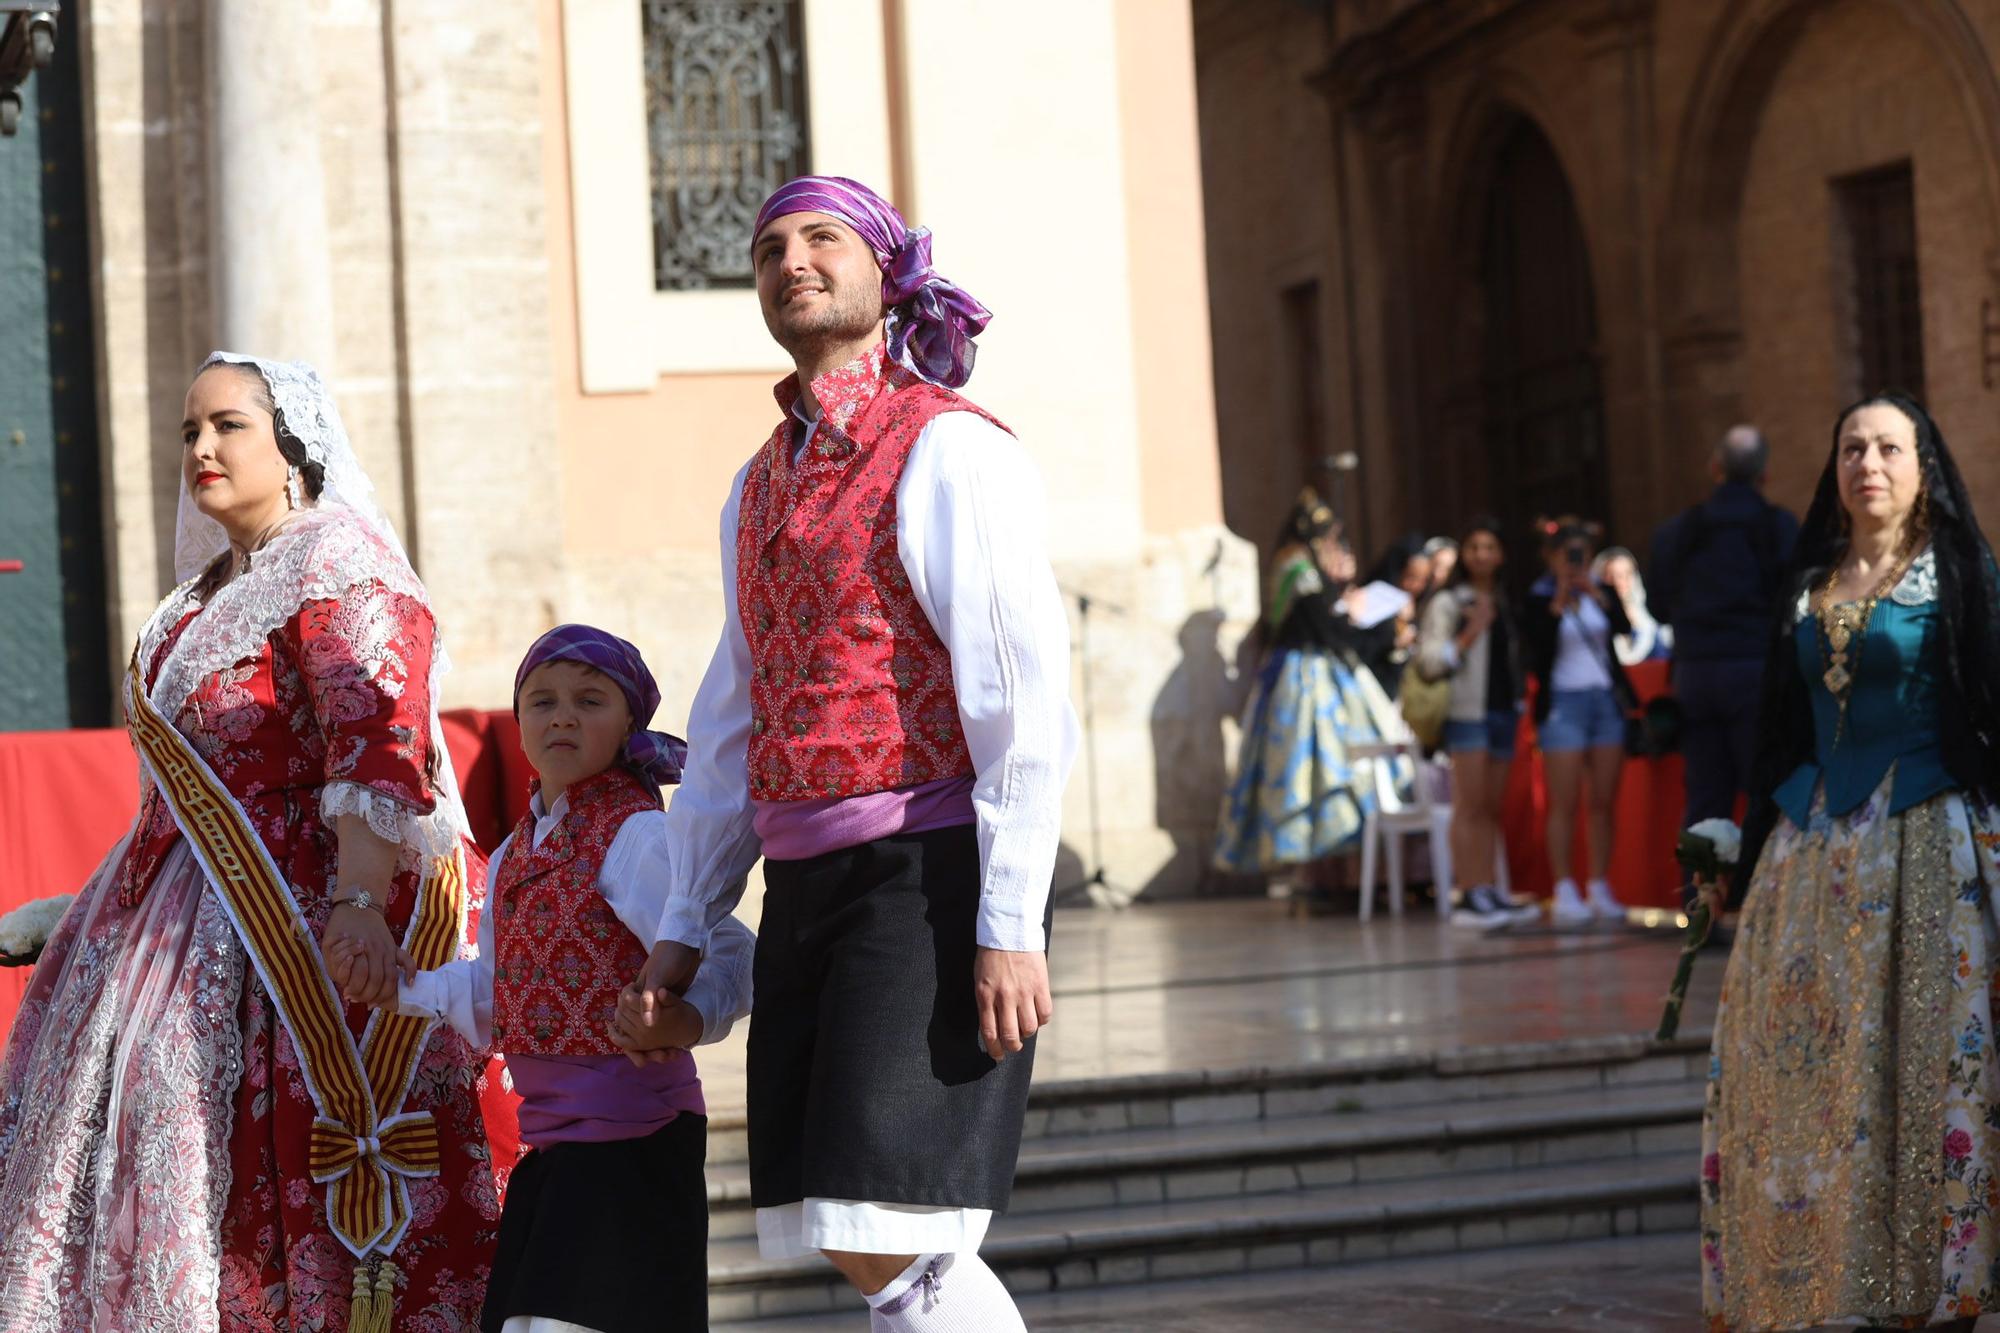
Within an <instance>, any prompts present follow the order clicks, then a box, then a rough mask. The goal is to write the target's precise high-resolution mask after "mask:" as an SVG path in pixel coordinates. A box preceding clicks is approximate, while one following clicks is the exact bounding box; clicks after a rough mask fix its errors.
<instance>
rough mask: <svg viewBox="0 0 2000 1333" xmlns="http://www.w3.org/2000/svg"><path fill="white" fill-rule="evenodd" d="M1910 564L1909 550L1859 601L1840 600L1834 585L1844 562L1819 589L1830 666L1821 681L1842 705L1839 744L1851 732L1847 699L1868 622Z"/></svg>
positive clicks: (1837, 732) (1824, 654)
mask: <svg viewBox="0 0 2000 1333" xmlns="http://www.w3.org/2000/svg"><path fill="white" fill-rule="evenodd" d="M1909 567H1910V557H1909V556H1908V555H1907V554H1906V555H1904V556H1902V557H1901V558H1900V559H1898V560H1897V561H1896V563H1895V564H1894V565H1892V566H1891V567H1890V569H1889V572H1888V574H1886V575H1885V576H1884V577H1883V578H1882V580H1881V581H1880V582H1879V583H1877V584H1876V585H1875V590H1874V591H1873V592H1871V593H1869V594H1868V596H1866V597H1864V598H1862V599H1861V600H1860V601H1858V602H1836V601H1835V600H1834V596H1833V590H1834V587H1835V586H1836V585H1837V584H1838V583H1839V582H1840V565H1839V564H1838V563H1836V564H1835V565H1834V567H1833V569H1832V570H1831V571H1830V572H1829V573H1828V574H1827V576H1826V582H1825V584H1823V585H1822V586H1821V587H1820V593H1819V603H1820V604H1819V624H1820V630H1821V632H1822V633H1823V634H1825V636H1826V641H1825V644H1824V646H1823V647H1822V648H1821V650H1820V656H1821V660H1823V661H1824V662H1825V663H1826V670H1825V671H1824V672H1823V673H1821V675H1820V681H1821V683H1822V684H1824V685H1825V686H1826V690H1827V693H1828V694H1831V695H1832V696H1833V698H1834V702H1835V703H1836V704H1838V705H1839V708H1840V715H1839V720H1838V721H1837V722H1836V723H1835V725H1834V730H1833V741H1834V744H1836V745H1838V744H1839V743H1840V739H1841V737H1842V736H1843V735H1845V734H1846V732H1847V699H1848V695H1849V694H1850V693H1851V692H1852V691H1853V689H1854V673H1855V672H1856V671H1858V670H1860V668H1861V643H1862V640H1864V639H1865V638H1867V637H1868V622H1869V621H1871V620H1873V619H1874V618H1875V607H1876V605H1877V604H1878V603H1880V602H1881V600H1882V599H1883V598H1884V597H1886V596H1888V595H1889V593H1890V591H1891V590H1892V589H1894V588H1895V586H1896V585H1897V584H1898V583H1901V582H1902V581H1903V575H1904V573H1905V572H1907V571H1908V569H1909Z"/></svg>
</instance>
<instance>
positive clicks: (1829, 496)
mask: <svg viewBox="0 0 2000 1333" xmlns="http://www.w3.org/2000/svg"><path fill="white" fill-rule="evenodd" d="M1876 405H1881V406H1886V407H1893V408H1895V409H1896V410H1897V411H1898V412H1901V413H1902V414H1903V415H1904V416H1905V417H1907V418H1908V419H1909V421H1910V423H1911V424H1912V425H1913V426H1915V427H1916V433H1917V466H1918V468H1919V469H1920V473H1921V476H1922V478H1923V490H1922V492H1921V493H1920V497H1919V505H1920V506H1921V508H1920V511H1919V512H1920V514H1921V515H1922V517H1921V519H1920V522H1921V525H1922V526H1921V527H1920V528H1918V529H1917V530H1915V531H1913V532H1912V534H1911V540H1912V547H1911V554H1915V552H1916V551H1917V550H1919V549H1921V546H1922V543H1923V541H1924V539H1925V538H1926V537H1928V538H1929V540H1930V545H1931V550H1932V552H1933V553H1934V554H1935V556H1936V559H1937V577H1938V648H1937V654H1938V660H1937V671H1938V681H1939V684H1938V711H1939V713H1940V715H1941V718H1940V720H1941V721H1943V722H1944V723H1945V724H1944V725H1941V726H1940V727H1939V728H1938V736H1939V748H1940V749H1941V750H1942V751H1943V755H1944V766H1945V771H1946V772H1947V773H1949V774H1950V775H1951V777H1952V780H1953V781H1954V782H1956V783H1957V784H1958V785H1959V786H1960V787H1962V788H1964V789H1965V791H1966V792H1967V793H1968V794H1970V795H1972V796H1974V797H1975V798H1977V799H1978V800H1980V801H1981V802H1984V803H1988V804H1990V803H1992V802H1993V801H1994V800H1995V799H1996V798H1997V797H2000V757H1996V754H1995V747H1996V746H2000V679H1996V674H1997V673H2000V586H1996V571H1995V568H1994V563H1993V551H1992V548H1991V547H1989V546H1988V545H1987V543H1986V537H1985V534H1984V533H1982V532H1981V531H1980V528H1979V520H1978V518H1977V517H1975V516H1974V514H1973V512H1972V497H1971V495H1970V494H1969V493H1968V492H1967V490H1966V488H1965V478H1964V477H1963V476H1961V475H1960V473H1959V470H1958V464H1957V463H1956V462H1955V461H1954V460H1953V459H1952V456H1951V450H1950V448H1949V447H1947V446H1946V444H1945V441H1944V433H1943V432H1942V431H1940V430H1939V429H1938V426H1937V422H1935V421H1933V420H1932V419H1931V414H1930V413H1929V412H1927V411H1925V410H1924V406H1923V404H1922V403H1919V402H1918V401H1917V400H1916V399H1914V398H1912V397H1910V396H1909V395H1907V394H1903V393H1895V392H1884V393H1877V394H1872V395H1870V396H1869V397H1867V398H1863V399H1862V400H1861V401H1860V402H1858V403H1855V404H1853V405H1852V406H1850V407H1848V408H1845V409H1844V410H1842V412H1841V413H1840V415H1839V416H1837V417H1835V418H1834V422H1833V443H1832V445H1831V446H1830V447H1829V449H1828V451H1827V460H1826V466H1825V468H1823V469H1822V470H1821V472H1820V477H1819V486H1818V488H1817V489H1816V490H1815V491H1814V492H1813V500H1812V507H1811V508H1810V509H1808V510H1807V511H1806V518H1805V523H1804V524H1803V525H1802V526H1801V528H1800V530H1799V541H1798V546H1797V548H1796V549H1795V551H1794V553H1793V555H1792V563H1791V566H1790V568H1789V569H1788V570H1787V571H1786V579H1785V582H1784V583H1783V585H1781V589H1782V592H1783V594H1784V595H1783V597H1782V599H1781V600H1780V601H1779V604H1778V605H1777V606H1776V607H1775V608H1773V626H1772V634H1771V643H1770V649H1769V652H1768V654H1767V656H1766V659H1765V665H1764V698H1763V705H1762V709H1761V711H1760V712H1759V714H1758V722H1757V730H1758V736H1757V750H1756V754H1755V756H1754V758H1753V760H1752V763H1751V771H1750V781H1749V792H1750V809H1749V814H1748V816H1747V817H1746V819H1745V822H1744V826H1743V853H1742V854H1743V860H1742V862H1741V865H1742V867H1743V869H1742V870H1741V871H1740V872H1739V874H1738V876H1737V878H1738V881H1739V882H1738V884H1737V885H1736V888H1735V894H1736V896H1737V897H1739V898H1740V897H1741V895H1742V893H1743V891H1744V890H1745V889H1746V888H1748V887H1749V886H1748V875H1749V871H1750V869H1751V868H1753V867H1754V866H1755V865H1756V857H1757V854H1758V852H1759V851H1760V850H1761V849H1762V847H1763V844H1764V840H1765V839H1766V838H1767V837H1768V836H1769V835H1770V832H1771V829H1772V827H1773V826H1774V825H1775V824H1776V821H1777V807H1776V805H1775V803H1774V801H1773V793H1775V792H1776V791H1777V788H1778V784H1779V783H1781V782H1783V781H1784V780H1785V779H1786V778H1787V777H1789V776H1790V775H1791V773H1792V770H1794V769H1795V768H1797V767H1798V766H1799V765H1800V764H1801V763H1804V762H1805V761H1806V760H1808V759H1810V758H1811V757H1812V752H1813V718H1812V697H1811V694H1810V692H1809V690H1808V689H1807V686H1806V682H1805V678H1804V677H1803V676H1801V675H1800V673H1799V667H1798V660H1797V656H1796V651H1795V649H1794V648H1793V646H1792V635H1793V630H1794V622H1793V617H1794V615H1795V613H1796V610H1797V606H1798V598H1799V594H1800V593H1801V592H1804V591H1806V590H1808V589H1810V588H1814V587H1817V586H1818V584H1819V583H1820V581H1821V580H1822V579H1824V578H1825V577H1826V576H1827V574H1828V572H1829V571H1831V570H1832V569H1833V568H1834V567H1835V566H1836V565H1838V564H1839V563H1840V561H1841V560H1842V559H1843V558H1844V557H1845V556H1846V554H1847V542H1848V537H1847V532H1848V525H1847V523H1846V521H1845V519H1846V511H1845V510H1844V509H1843V507H1842V506H1841V503H1840V480H1839V475H1838V474H1839V466H1840V432H1841V428H1842V427H1843V426H1845V425H1846V424H1847V419H1848V418H1849V417H1851V416H1853V415H1854V414H1855V413H1856V412H1858V411H1860V410H1861V409H1862V408H1864V407H1871V406H1876ZM1913 517H1915V516H1913Z"/></svg>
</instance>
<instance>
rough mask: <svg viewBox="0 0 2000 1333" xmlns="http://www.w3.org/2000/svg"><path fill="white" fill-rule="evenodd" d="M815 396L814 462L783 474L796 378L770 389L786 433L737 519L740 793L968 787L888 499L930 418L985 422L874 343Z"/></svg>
mask: <svg viewBox="0 0 2000 1333" xmlns="http://www.w3.org/2000/svg"><path fill="white" fill-rule="evenodd" d="M812 387H813V397H814V398H815V399H816V400H817V401H818V403H819V405H820V425H819V429H818V430H817V431H815V432H814V434H813V441H812V447H811V448H810V449H809V450H807V451H806V454H805V456H804V457H803V458H801V459H799V460H798V461H797V462H796V463H794V461H793V459H792V452H793V448H794V446H795V444H796V443H797V438H796V435H795V428H794V426H793V421H792V405H793V404H794V403H796V402H797V401H798V397H799V390H798V382H797V377H796V376H794V377H792V378H789V379H787V380H785V381H784V383H782V384H780V385H779V386H778V390H777V394H778V405H779V406H780V407H782V408H783V409H784V411H785V422H784V424H783V425H781V426H779V427H778V429H777V431H776V433H774V434H773V435H772V436H771V438H770V440H769V441H767V442H766V443H765V445H764V447H763V449H762V450H761V451H759V453H758V454H757V457H756V458H755V459H753V460H752V461H751V464H750V469H749V471H748V472H747V473H746V474H745V476H744V478H743V497H742V502H741V506H740V508H739V510H738V517H737V529H736V602H737V610H738V612H739V614H740V615H741V617H742V621H743V635H744V638H745V639H747V640H748V641H749V645H750V662H751V673H750V709H751V712H750V794H751V795H752V796H753V797H755V798H756V799H757V800H760V801H805V800H821V799H825V798H827V797H846V796H864V795H868V794H870V793H872V792H879V791H888V790H890V789H892V788H896V787H911V786H916V785H918V784H920V783H925V782H935V781H937V780H939V779H941V778H953V777H965V776H969V775H970V774H971V773H972V758H971V756H970V754H968V753H967V751H966V748H965V734H964V732H963V731H962V730H961V729H960V727H959V721H958V695H957V693H956V692H955V691H954V690H953V688H952V680H951V654H950V653H949V652H947V651H946V650H945V646H944V644H943V643H942V642H941V641H940V640H939V639H938V636H937V633H936V632H935V631H934V630H933V629H932V628H931V625H930V621H929V620H928V619H926V618H925V616H924V612H923V608H922V607H921V606H919V605H918V603H917V599H916V596H915V594H913V593H912V592H911V591H910V579H909V575H908V574H907V573H906V572H905V571H904V569H903V563H902V559H901V557H900V555H899V554H898V552H897V547H896V487H897V485H898V484H899V483H900V482H901V481H902V477H903V465H904V464H905V463H906V462H908V461H909V457H910V450H911V449H912V448H914V447H915V445H916V443H917V437H918V436H919V435H921V434H922V433H923V430H924V427H925V426H927V425H929V424H930V423H931V421H932V419H933V418H935V417H938V416H940V415H942V414H943V413H946V412H975V413H978V414H979V415H980V416H982V417H986V419H987V420H988V421H993V418H992V417H990V416H987V414H986V413H984V412H981V411H980V410H979V409H978V408H976V407H974V406H973V405H972V404H971V403H968V402H967V401H965V400H964V399H963V398H960V397H959V396H958V395H957V394H955V393H953V392H952V391H951V390H949V389H946V388H942V387H940V386H938V385H935V384H931V383H928V382H927V381H925V380H923V379H920V378H919V377H918V376H917V375H915V374H914V373H912V372H911V371H909V370H908V369H906V368H904V367H903V366H900V365H898V364H896V363H895V362H892V361H889V360H888V359H887V356H886V354H885V351H884V349H883V347H882V346H881V345H880V344H877V345H876V347H875V348H874V350H873V351H871V352H869V353H868V355H867V356H864V357H862V358H861V359H860V360H857V361H854V362H852V363H850V364H849V365H846V366H843V367H841V368H840V369H839V370H835V371H830V372H828V373H827V374H825V375H822V376H820V377H819V378H818V379H816V380H814V381H813V386H812ZM993 424H994V425H996V426H998V425H1000V423H999V422H998V421H993ZM1001 429H1003V430H1004V429H1006V428H1005V427H1004V426H1002V427H1001Z"/></svg>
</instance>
